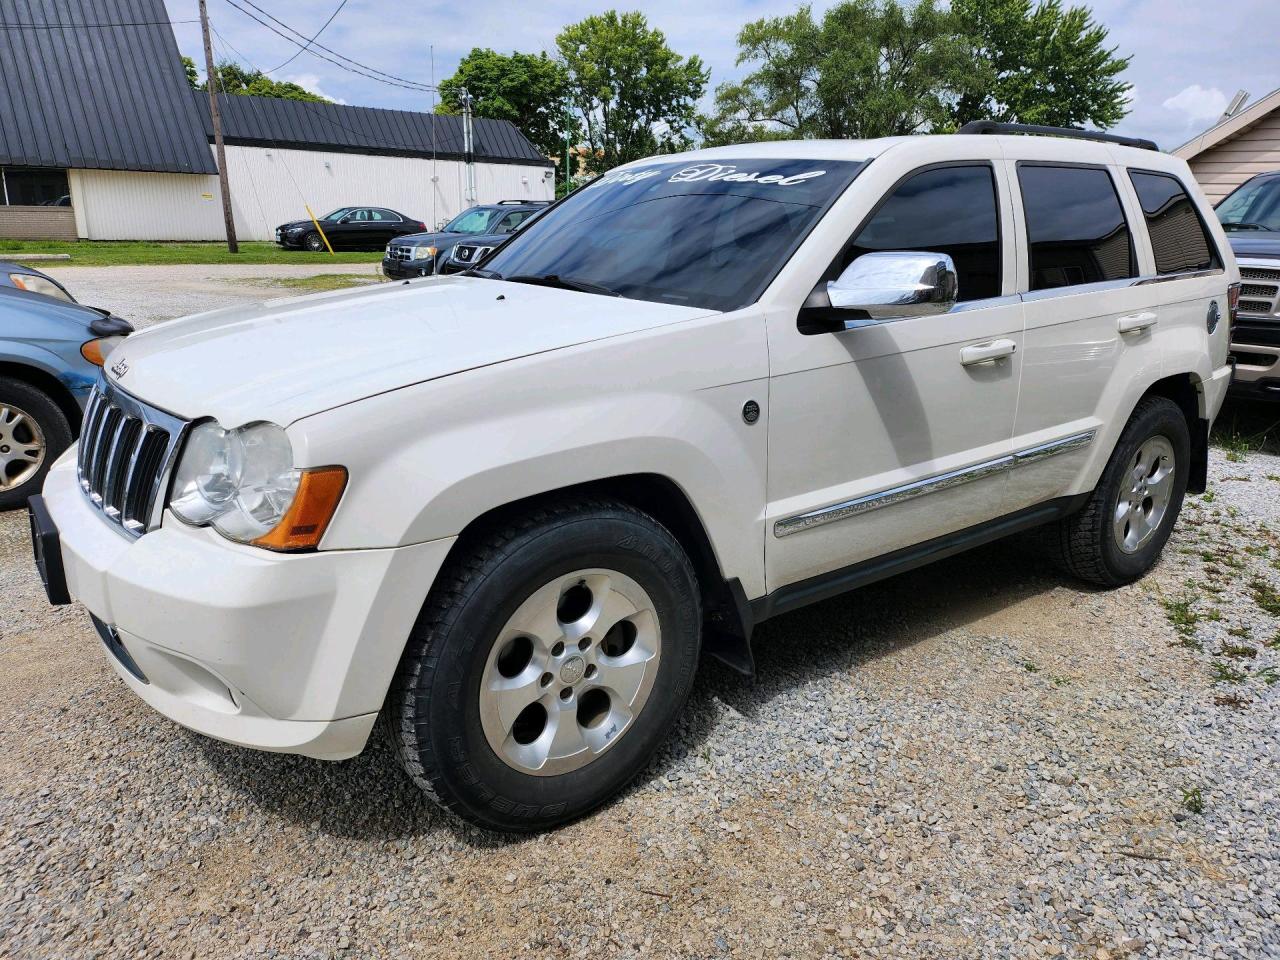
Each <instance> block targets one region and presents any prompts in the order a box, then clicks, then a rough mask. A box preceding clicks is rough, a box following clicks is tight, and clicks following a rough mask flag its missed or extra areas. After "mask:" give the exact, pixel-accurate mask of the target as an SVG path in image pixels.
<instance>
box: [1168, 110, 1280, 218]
mask: <svg viewBox="0 0 1280 960" xmlns="http://www.w3.org/2000/svg"><path fill="white" fill-rule="evenodd" d="M1173 153H1174V156H1177V157H1181V158H1182V159H1183V160H1186V161H1187V163H1189V164H1191V172H1192V173H1194V174H1195V177H1196V180H1198V181H1199V182H1200V186H1201V187H1202V188H1203V189H1204V192H1205V194H1206V195H1207V196H1208V197H1209V200H1210V201H1211V202H1212V203H1217V202H1218V201H1219V200H1221V199H1222V198H1223V197H1225V196H1226V195H1227V194H1228V193H1230V192H1231V191H1232V190H1234V189H1235V188H1236V187H1238V186H1240V184H1242V183H1244V182H1245V181H1246V180H1248V179H1249V178H1250V177H1253V176H1256V175H1257V174H1259V173H1269V172H1270V171H1272V170H1280V90H1273V91H1272V92H1271V93H1269V94H1267V95H1266V96H1265V97H1263V98H1262V99H1260V100H1256V101H1254V103H1252V104H1251V105H1250V106H1248V107H1246V108H1245V109H1243V110H1241V111H1240V112H1239V113H1236V114H1235V115H1234V116H1231V117H1228V118H1227V119H1225V120H1223V121H1222V122H1220V123H1218V124H1217V125H1216V126H1213V127H1210V128H1209V129H1208V130H1206V131H1205V132H1204V133H1202V134H1200V135H1199V136H1197V137H1195V138H1194V139H1192V140H1189V141H1188V142H1186V143H1184V144H1183V145H1182V146H1180V147H1179V148H1178V149H1177V150H1175V151H1173Z"/></svg>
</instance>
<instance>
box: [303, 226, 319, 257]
mask: <svg viewBox="0 0 1280 960" xmlns="http://www.w3.org/2000/svg"><path fill="white" fill-rule="evenodd" d="M302 245H303V246H304V247H305V248H306V249H308V250H310V251H311V252H312V253H319V252H320V251H322V250H323V249H324V238H323V237H321V236H320V234H318V233H316V232H315V231H314V230H312V231H311V232H309V233H308V234H307V235H306V236H305V237H303V238H302Z"/></svg>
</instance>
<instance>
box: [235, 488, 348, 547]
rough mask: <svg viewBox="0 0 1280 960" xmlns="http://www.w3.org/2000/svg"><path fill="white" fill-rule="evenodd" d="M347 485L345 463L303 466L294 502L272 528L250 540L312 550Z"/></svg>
mask: <svg viewBox="0 0 1280 960" xmlns="http://www.w3.org/2000/svg"><path fill="white" fill-rule="evenodd" d="M346 486H347V469H346V467H315V468H313V469H310V470H303V471H302V477H301V478H300V479H299V481H298V492H297V493H296V494H294V497H293V503H292V504H290V505H289V509H288V510H287V511H285V515H284V517H283V518H282V519H281V520H280V522H279V523H278V524H276V526H275V528H274V529H273V530H272V531H271V532H270V533H267V534H264V535H263V536H261V537H259V538H258V539H257V540H254V541H253V545H254V546H255V547H266V548H267V549H268V550H281V551H290V550H312V549H314V548H315V546H316V545H317V544H318V543H319V542H320V538H321V537H323V536H324V531H325V529H326V528H327V527H328V526H329V521H330V520H331V519H333V514H334V511H335V510H337V509H338V501H339V500H341V499H342V491H343V490H345V489H346Z"/></svg>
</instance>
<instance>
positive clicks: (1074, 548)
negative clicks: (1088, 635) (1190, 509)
mask: <svg viewBox="0 0 1280 960" xmlns="http://www.w3.org/2000/svg"><path fill="white" fill-rule="evenodd" d="M1161 457H1163V458H1164V459H1163V460H1160V462H1159V463H1156V461H1157V460H1159V458H1161ZM1170 459H1171V460H1172V464H1171V465H1170V464H1169V463H1168V461H1169V460H1170ZM1140 463H1141V467H1142V470H1143V471H1146V472H1147V473H1148V476H1147V477H1146V478H1145V480H1140V478H1139V465H1140ZM1190 467H1191V433H1190V431H1189V429H1188V428H1187V420H1186V417H1185V415H1184V414H1183V412H1182V410H1181V409H1180V408H1179V407H1178V405H1177V404H1175V403H1174V402H1173V401H1172V400H1169V399H1167V398H1165V397H1147V398H1146V399H1145V400H1143V401H1141V402H1140V403H1139V404H1138V407H1137V409H1136V410H1134V412H1133V416H1131V417H1130V418H1129V422H1128V424H1126V425H1125V428H1124V432H1123V433H1121V434H1120V440H1119V442H1118V443H1117V444H1116V448H1115V451H1114V452H1113V453H1112V454H1111V459H1110V460H1108V461H1107V466H1106V468H1105V469H1104V470H1103V471H1102V477H1101V478H1100V479H1099V481H1098V485H1097V487H1095V488H1094V491H1093V494H1092V495H1091V496H1090V497H1089V499H1088V501H1087V502H1086V503H1085V505H1084V507H1083V508H1081V509H1080V510H1079V511H1078V512H1077V513H1075V514H1073V515H1072V516H1070V517H1066V518H1065V519H1063V520H1060V521H1057V522H1056V523H1053V524H1049V525H1048V526H1047V527H1045V528H1044V529H1043V532H1042V540H1041V543H1042V544H1043V545H1044V546H1045V547H1046V548H1047V551H1048V553H1049V555H1050V556H1051V558H1052V559H1053V560H1055V561H1056V562H1057V563H1058V565H1059V566H1061V567H1062V568H1063V569H1065V570H1066V571H1067V572H1068V573H1070V574H1072V575H1073V576H1076V577H1079V578H1080V579H1081V580H1085V581H1087V582H1089V583H1093V584H1097V585H1098V586H1101V587H1120V586H1123V585H1124V584H1126V583H1133V582H1134V581H1135V580H1137V579H1139V578H1140V577H1142V576H1143V575H1145V574H1146V573H1147V571H1149V570H1150V569H1151V568H1152V567H1154V566H1155V564H1156V561H1157V560H1159V559H1160V554H1161V553H1162V552H1163V550H1164V547H1165V544H1166V543H1167V542H1168V540H1169V534H1170V533H1171V532H1172V531H1173V525H1174V523H1176V522H1177V519H1178V512H1179V511H1180V510H1181V509H1182V499H1183V497H1184V496H1185V494H1186V491H1187V476H1188V474H1189V471H1190ZM1153 470H1154V472H1151V471H1153ZM1165 470H1167V471H1168V473H1167V483H1168V487H1167V494H1165V496H1167V499H1165V496H1162V495H1160V492H1159V491H1161V490H1163V489H1164V487H1163V482H1162V478H1163V474H1162V471H1165ZM1153 478H1154V481H1155V482H1152V481H1153ZM1139 494H1141V495H1139ZM1162 501H1163V508H1162V509H1159V512H1158V516H1157V510H1158V508H1160V504H1161V502H1162ZM1126 504H1129V505H1132V504H1137V507H1138V508H1139V509H1140V510H1141V513H1140V514H1139V513H1138V512H1136V511H1135V509H1134V508H1133V507H1132V506H1125V505H1126ZM1122 511H1123V512H1122Z"/></svg>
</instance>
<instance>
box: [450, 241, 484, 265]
mask: <svg viewBox="0 0 1280 960" xmlns="http://www.w3.org/2000/svg"><path fill="white" fill-rule="evenodd" d="M492 249H493V247H473V246H466V245H464V244H461V243H460V244H458V245H457V246H456V247H454V248H453V259H455V260H457V261H458V262H459V263H478V262H479V261H481V260H483V259H484V257H485V254H487V253H488V252H489V251H490V250H492Z"/></svg>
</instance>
